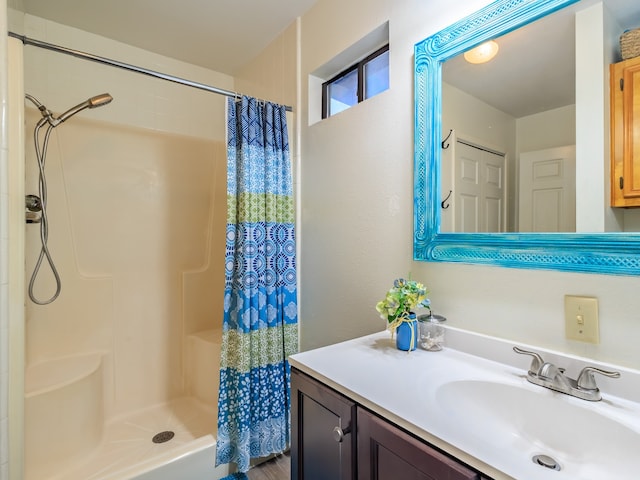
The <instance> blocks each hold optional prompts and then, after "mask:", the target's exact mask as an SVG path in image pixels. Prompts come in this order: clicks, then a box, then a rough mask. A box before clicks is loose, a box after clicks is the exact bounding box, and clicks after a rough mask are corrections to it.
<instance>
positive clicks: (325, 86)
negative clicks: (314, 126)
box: [322, 43, 389, 120]
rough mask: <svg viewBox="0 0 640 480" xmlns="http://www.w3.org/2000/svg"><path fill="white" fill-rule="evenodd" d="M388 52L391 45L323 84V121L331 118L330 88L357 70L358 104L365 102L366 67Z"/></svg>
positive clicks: (371, 54)
mask: <svg viewBox="0 0 640 480" xmlns="http://www.w3.org/2000/svg"><path fill="white" fill-rule="evenodd" d="M388 51H389V44H388V43H387V44H386V45H384V46H382V47H380V48H379V49H377V50H376V51H374V52H372V53H370V54H369V55H367V56H366V57H364V58H363V59H362V60H360V61H359V62H357V63H354V64H353V65H351V66H349V67H347V68H345V69H344V70H342V71H340V73H338V74H337V75H335V76H334V77H332V78H330V79H329V80H327V81H326V82H324V83H323V84H322V119H323V120H324V119H325V118H329V117H330V116H331V115H330V112H329V105H330V102H329V100H330V99H329V87H330V86H331V85H332V84H333V83H334V82H336V81H337V80H340V79H341V78H343V77H346V76H347V75H349V74H350V73H352V72H353V71H354V70H357V72H358V91H357V96H358V103H360V102H362V101H363V100H365V98H364V87H365V85H364V80H365V79H364V67H365V65H367V64H368V63H369V62H371V61H372V60H374V59H375V58H377V57H379V56H380V55H383V54H384V53H386V52H388ZM374 96H375V95H374ZM338 113H339V112H338Z"/></svg>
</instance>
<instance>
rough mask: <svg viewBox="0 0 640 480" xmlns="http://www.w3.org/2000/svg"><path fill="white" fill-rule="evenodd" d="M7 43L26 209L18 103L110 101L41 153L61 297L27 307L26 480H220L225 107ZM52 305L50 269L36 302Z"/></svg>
mask: <svg viewBox="0 0 640 480" xmlns="http://www.w3.org/2000/svg"><path fill="white" fill-rule="evenodd" d="M13 18H14V23H19V24H20V23H21V25H19V27H22V28H23V31H24V33H25V34H26V35H27V36H30V37H33V38H38V39H40V40H44V41H46V42H50V43H53V44H58V45H63V46H66V47H69V48H73V49H77V50H81V51H90V52H92V53H94V54H98V55H102V56H104V57H109V58H114V56H116V55H117V59H118V60H120V61H123V62H127V63H131V64H135V65H140V66H143V67H145V68H148V69H152V70H156V71H161V72H165V73H168V74H171V75H175V76H179V77H183V78H189V79H191V80H194V81H197V82H202V83H206V84H210V85H215V86H217V87H220V88H225V89H232V87H233V78H232V77H229V76H227V75H223V74H220V73H217V72H212V71H210V70H206V69H204V68H200V67H197V66H194V65H189V64H185V63H182V62H179V61H176V60H172V59H169V58H166V57H161V56H159V55H156V54H152V53H150V52H146V51H143V50H140V49H137V48H134V47H130V46H127V45H123V44H119V43H117V42H114V41H112V40H108V39H106V38H103V37H99V36H96V35H93V34H90V33H87V32H82V31H79V30H76V29H73V28H70V27H66V26H62V25H59V24H55V23H53V22H50V21H47V20H44V19H40V18H36V17H32V16H29V15H24V16H23V15H22V14H19V15H14V17H13ZM16 19H17V20H16ZM10 27H11V25H10ZM9 43H10V50H11V52H12V54H11V56H10V58H14V60H13V62H14V66H13V68H12V65H10V66H9V70H10V72H11V73H10V76H11V79H12V81H13V82H14V84H15V82H18V83H19V84H20V83H21V85H22V86H23V89H22V91H21V89H20V88H17V89H14V93H12V95H13V97H15V98H11V99H10V100H11V101H12V102H23V104H24V107H25V109H24V118H23V120H24V125H25V129H24V141H25V149H24V151H25V154H24V160H23V161H24V172H25V175H24V176H25V183H24V192H25V194H37V193H38V168H37V162H36V158H35V149H34V145H33V128H34V125H35V123H36V122H37V121H38V120H39V119H40V118H41V113H40V112H39V111H38V110H37V109H36V108H34V107H33V106H32V105H31V104H30V103H29V102H24V101H23V100H22V99H23V98H24V94H25V93H28V94H30V95H33V96H34V97H36V98H37V99H38V100H39V101H40V102H41V103H43V104H44V105H46V107H47V108H48V109H49V110H51V111H52V112H54V113H56V114H59V113H60V112H62V111H65V110H66V109H68V108H69V107H71V106H73V105H76V104H78V103H79V102H81V101H83V100H85V99H86V98H89V97H91V96H94V95H97V94H100V93H104V92H109V93H110V94H111V95H112V96H113V98H114V100H113V102H111V103H110V104H109V105H106V106H103V107H101V108H99V109H95V110H85V111H83V112H81V113H79V114H77V115H75V116H74V117H73V118H71V119H69V120H68V121H67V122H65V123H64V124H61V125H59V126H57V127H56V128H55V129H54V130H53V133H52V135H51V138H50V141H49V147H48V152H47V157H46V164H45V172H46V178H47V190H48V201H47V205H46V207H47V216H48V223H49V233H48V247H49V250H50V252H51V256H52V259H53V261H54V263H55V266H56V268H57V269H58V271H59V274H60V277H61V281H62V288H61V294H60V296H59V298H57V299H56V300H55V301H54V302H53V303H51V304H48V305H37V304H35V303H33V302H32V301H30V300H29V299H28V297H27V296H25V298H26V306H25V349H26V351H25V376H24V381H25V398H24V402H25V403H24V414H25V423H24V454H25V480H54V479H65V480H75V479H77V480H89V479H103V480H104V479H116V478H120V479H125V478H135V477H136V476H139V475H148V474H145V472H148V471H150V470H153V469H156V468H158V467H159V466H162V465H167V464H169V463H170V462H171V461H172V460H173V459H175V458H178V457H181V456H184V455H185V454H189V453H190V452H191V453H194V452H199V453H200V454H203V453H204V455H205V456H204V457H202V458H204V459H210V461H209V460H205V464H207V476H206V477H204V478H220V477H221V476H223V475H224V474H226V473H227V472H226V469H224V468H219V469H217V470H214V466H213V465H214V461H215V458H214V454H213V447H214V445H215V435H216V422H217V391H218V385H217V382H218V378H219V373H218V368H219V352H220V339H221V325H222V312H223V293H224V249H225V247H224V245H225V224H226V145H225V98H224V97H222V96H218V95H215V94H212V93H208V92H203V91H199V90H195V89H190V88H189V87H186V86H183V85H177V84H173V83H169V82H166V81H163V80H158V79H154V78H150V77H145V76H141V75H138V74H136V73H132V72H127V71H122V70H118V69H115V68H112V67H109V66H104V65H100V64H97V63H92V62H88V61H86V60H82V59H77V58H73V57H69V56H65V55H62V54H60V53H56V52H51V51H47V50H43V49H39V48H36V47H31V46H23V45H22V44H21V43H20V42H19V41H18V40H15V39H10V42H9ZM15 59H17V60H15ZM10 61H11V60H10ZM21 62H22V64H23V66H24V67H23V68H20V67H21V65H20V63H21ZM13 120H17V121H20V119H13ZM11 161H16V159H15V158H13V159H12V160H11ZM24 228H25V249H24V251H25V253H24V255H25V264H26V267H25V279H26V282H25V283H28V281H29V278H30V276H31V274H32V271H33V269H34V264H35V262H36V259H37V257H38V253H39V251H40V248H41V245H40V244H41V238H40V233H39V224H38V223H31V224H26V225H25V226H24ZM25 289H26V286H25ZM54 290H55V284H54V279H53V276H52V274H51V273H50V268H49V266H48V265H47V264H46V262H45V264H43V265H42V267H41V268H40V272H39V274H38V277H37V278H36V281H35V288H34V293H35V294H36V296H37V297H39V298H45V299H46V298H48V297H50V296H51V294H52V293H53V291H54ZM209 475H210V476H209ZM141 478H142V477H141ZM159 478H160V477H159Z"/></svg>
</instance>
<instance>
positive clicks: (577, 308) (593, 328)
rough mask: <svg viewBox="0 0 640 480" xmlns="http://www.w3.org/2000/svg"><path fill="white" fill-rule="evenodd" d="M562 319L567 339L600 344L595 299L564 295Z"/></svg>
mask: <svg viewBox="0 0 640 480" xmlns="http://www.w3.org/2000/svg"><path fill="white" fill-rule="evenodd" d="M564 318H565V332H566V337H567V339H569V340H579V341H581V342H587V343H600V328H599V324H598V299H597V298H595V297H579V296H577V295H565V296H564Z"/></svg>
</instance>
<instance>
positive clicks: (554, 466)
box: [531, 455, 560, 470]
mask: <svg viewBox="0 0 640 480" xmlns="http://www.w3.org/2000/svg"><path fill="white" fill-rule="evenodd" d="M531 460H533V463H536V464H538V465H540V466H543V467H545V468H549V469H551V470H560V464H559V463H558V462H556V461H555V459H553V458H551V457H550V456H548V455H535V456H534V457H533V458H532V459H531Z"/></svg>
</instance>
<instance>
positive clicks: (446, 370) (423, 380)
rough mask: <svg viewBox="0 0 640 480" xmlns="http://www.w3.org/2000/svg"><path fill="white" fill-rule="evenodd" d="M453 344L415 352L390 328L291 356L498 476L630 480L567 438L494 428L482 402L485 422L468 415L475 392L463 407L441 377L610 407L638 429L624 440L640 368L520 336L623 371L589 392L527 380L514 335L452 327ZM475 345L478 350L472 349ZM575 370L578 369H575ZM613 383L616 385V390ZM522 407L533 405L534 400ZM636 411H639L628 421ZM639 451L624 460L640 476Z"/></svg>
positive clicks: (570, 361) (604, 410)
mask: <svg viewBox="0 0 640 480" xmlns="http://www.w3.org/2000/svg"><path fill="white" fill-rule="evenodd" d="M447 344H448V345H449V346H447V347H445V349H444V350H442V351H440V352H428V351H425V350H422V349H418V350H415V351H413V352H410V353H408V352H404V351H400V350H398V349H397V348H396V346H395V340H393V339H392V338H391V336H390V334H389V332H386V331H384V332H380V333H376V334H373V335H368V336H365V337H361V338H357V339H354V340H350V341H347V342H342V343H338V344H335V345H330V346H327V347H323V348H319V349H316V350H311V351H307V352H302V353H298V354H296V355H293V356H292V357H290V364H291V366H293V367H296V368H298V369H299V370H301V371H303V372H305V373H307V374H309V375H311V376H312V377H314V378H316V379H318V380H320V381H321V382H323V383H325V384H326V385H328V386H330V387H332V388H334V389H335V390H337V391H339V392H341V393H342V394H344V395H345V396H347V397H349V398H351V399H352V400H354V401H356V402H357V403H359V404H361V405H363V406H364V407H366V408H368V409H370V410H372V411H374V412H375V413H377V414H379V415H381V416H382V417H384V418H386V419H388V420H390V421H391V422H392V423H395V424H397V425H399V426H401V427H402V428H404V429H406V430H408V431H410V432H411V433H413V434H415V435H417V436H418V437H420V438H422V439H423V440H425V441H427V442H429V443H431V444H433V445H435V446H436V447H438V448H441V449H443V450H444V451H447V452H448V453H450V454H451V455H453V456H455V457H456V458H458V459H460V460H461V461H463V462H465V463H467V464H469V465H471V466H472V467H474V468H476V469H478V470H480V471H481V472H483V473H485V474H486V475H488V476H490V477H492V478H494V479H495V480H513V479H516V480H604V479H605V478H606V479H608V478H612V479H613V478H614V476H615V478H616V480H627V477H626V476H621V475H620V474H619V473H616V475H614V476H610V475H609V473H611V472H610V470H608V469H607V465H605V464H604V463H602V462H603V460H604V459H602V458H582V457H581V455H580V452H575V451H571V448H570V447H569V448H566V449H565V448H561V449H562V450H565V451H564V452H560V453H559V452H557V451H556V452H549V451H545V448H546V449H548V446H547V447H545V446H541V445H540V444H536V442H535V441H532V442H531V444H530V445H529V444H527V443H523V438H522V435H520V436H515V435H512V434H511V433H512V432H510V431H507V429H505V428H504V425H503V428H498V427H495V429H494V426H493V424H492V423H491V422H489V421H487V420H486V419H487V417H486V416H484V415H483V416H482V418H481V417H480V413H481V412H480V411H479V412H480V413H479V416H478V418H477V422H470V421H469V418H474V417H473V414H474V412H473V411H471V412H470V410H474V407H473V402H471V404H469V403H468V402H467V403H464V401H463V402H462V405H467V406H468V405H471V408H466V407H465V412H461V411H460V410H459V409H460V408H461V407H460V402H458V401H457V400H458V398H457V397H455V394H454V396H451V395H450V393H451V391H452V390H449V391H448V393H449V396H445V395H444V393H445V392H446V390H447V389H446V388H441V387H442V386H443V385H445V384H449V385H451V384H452V383H455V382H456V381H460V380H464V381H469V380H471V381H474V380H477V381H482V382H487V381H488V382H496V384H502V385H508V386H509V388H510V387H511V386H515V387H517V388H518V389H525V390H529V391H531V392H534V393H535V394H537V396H534V397H532V398H538V399H543V400H545V401H546V399H549V400H550V401H551V402H557V401H560V402H564V403H563V404H562V407H563V411H567V412H571V411H572V410H571V409H573V408H577V409H584V408H589V409H597V412H598V414H605V415H606V416H609V417H610V418H613V419H615V420H616V421H620V422H621V423H623V424H624V425H627V426H628V427H630V428H631V430H629V433H630V435H629V436H628V437H624V438H622V439H621V441H622V440H624V439H627V440H628V439H631V440H632V441H635V440H636V436H635V433H638V435H640V403H638V398H631V399H630V397H637V396H639V395H640V388H639V387H640V372H638V371H636V370H630V369H624V368H619V367H615V366H611V365H603V364H600V363H598V362H592V361H590V360H588V359H581V358H579V357H573V356H565V355H562V354H557V353H554V352H549V351H545V350H544V349H540V348H535V347H529V348H527V346H526V345H524V346H523V345H521V344H519V346H523V347H524V348H527V349H530V350H534V351H537V352H538V353H540V354H542V356H543V357H544V358H545V360H547V359H549V361H553V362H554V363H556V362H557V363H556V364H557V365H558V366H562V367H566V368H567V374H571V373H573V370H572V369H577V368H578V367H580V368H581V367H582V366H584V365H585V364H589V365H594V366H598V367H600V368H605V369H611V368H615V369H617V370H618V371H621V372H622V378H621V379H618V380H612V379H604V378H602V377H600V376H599V377H598V378H597V379H598V383H599V385H600V388H601V390H602V392H603V397H604V399H603V401H601V402H586V401H585V400H580V399H577V398H573V397H570V396H567V395H564V394H561V393H557V392H553V391H551V390H548V389H545V388H543V387H539V386H536V385H532V384H530V383H529V382H528V381H527V380H526V372H527V369H528V366H529V363H530V357H526V356H522V355H517V354H515V353H514V352H513V351H512V350H511V348H512V347H513V344H511V343H509V342H506V341H504V340H501V339H495V338H493V337H487V336H484V335H478V334H473V333H469V332H464V331H460V330H457V329H451V328H448V329H447ZM463 349H464V350H465V351H462V350H463ZM469 351H470V352H472V353H473V355H472V354H470V353H466V352H469ZM478 355H482V356H478ZM570 376H572V377H574V378H575V375H570ZM616 382H617V383H616ZM489 385H494V384H493V383H489ZM614 389H615V390H616V391H614V392H612V390H614ZM518 391H521V390H518ZM614 393H615V395H621V396H619V397H618V396H615V395H613V394H614ZM525 394H527V393H525ZM452 400H453V401H452ZM461 400H465V399H461ZM466 400H468V399H466ZM632 400H633V401H632ZM547 403H548V402H547ZM550 404H551V405H554V404H553V403H550ZM516 408H517V407H516ZM523 408H530V409H532V410H535V408H536V406H535V405H534V406H528V407H523ZM456 409H458V410H456ZM461 413H464V415H462V414H461ZM470 414H471V417H470V416H469V415H470ZM533 418H534V419H535V412H534V414H533ZM629 418H632V419H635V420H632V421H631V424H630V423H629ZM560 423H562V422H560ZM558 428H560V429H561V428H562V425H558ZM623 428H624V427H623ZM596 431H597V430H596ZM578 434H579V433H578ZM514 437H518V438H517V439H514ZM637 438H638V439H640V436H638V437H637ZM625 448H632V449H633V450H635V451H637V452H640V445H635V446H634V445H624V448H623V449H622V454H624V453H625V452H626V450H625ZM535 454H547V455H551V456H553V457H554V458H555V459H556V460H558V461H559V462H560V464H561V465H562V467H563V468H562V470H561V471H554V470H550V469H547V468H544V467H541V466H539V465H536V464H534V463H533V461H532V460H531V458H532V456H533V455H535ZM628 457H633V458H628ZM637 457H638V455H626V456H625V458H624V460H623V463H625V464H628V465H626V467H629V469H630V470H634V474H633V475H632V476H629V477H628V480H632V479H634V480H635V479H637V478H640V459H638V458H637ZM626 467H625V468H626ZM636 467H637V468H636ZM625 471H626V470H625ZM630 475H631V474H630Z"/></svg>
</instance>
